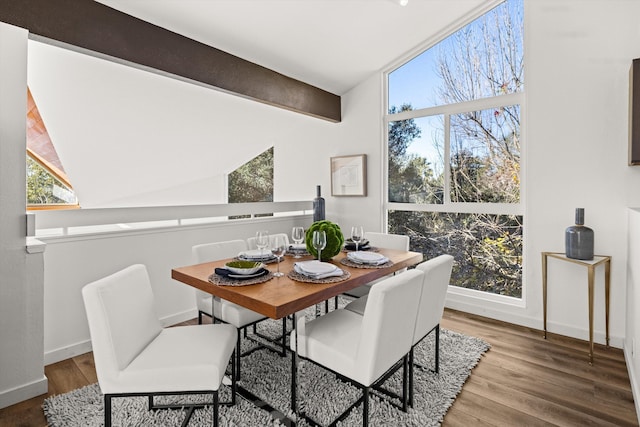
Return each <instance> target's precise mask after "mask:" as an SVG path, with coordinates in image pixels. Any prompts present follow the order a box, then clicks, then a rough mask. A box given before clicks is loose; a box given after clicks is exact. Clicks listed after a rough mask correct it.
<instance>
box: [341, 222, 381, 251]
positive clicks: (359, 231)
mask: <svg viewBox="0 0 640 427" xmlns="http://www.w3.org/2000/svg"><path fill="white" fill-rule="evenodd" d="M377 250H378V249H377V248H374V247H373V246H371V245H370V244H369V240H367V239H365V238H364V230H363V227H362V226H354V227H351V236H350V237H349V238H348V239H345V240H344V251H345V252H350V251H377Z"/></svg>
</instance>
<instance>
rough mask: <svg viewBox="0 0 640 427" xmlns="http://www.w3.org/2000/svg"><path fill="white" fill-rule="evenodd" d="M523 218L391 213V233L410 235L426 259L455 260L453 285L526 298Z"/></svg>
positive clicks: (409, 212)
mask: <svg viewBox="0 0 640 427" xmlns="http://www.w3.org/2000/svg"><path fill="white" fill-rule="evenodd" d="M522 228H523V227H522V217H520V216H514V215H488V214H461V213H451V212H415V211H391V212H389V233H396V234H406V235H408V236H409V237H410V238H411V250H413V251H416V252H421V253H422V254H424V257H425V259H431V258H434V257H436V256H438V255H440V254H443V253H448V254H451V255H453V257H454V258H455V264H454V268H453V272H452V275H451V284H452V285H454V286H460V287H464V288H468V289H475V290H479V291H485V292H491V293H495V294H500V295H506V296H512V297H518V298H519V297H521V296H522V286H521V283H522Z"/></svg>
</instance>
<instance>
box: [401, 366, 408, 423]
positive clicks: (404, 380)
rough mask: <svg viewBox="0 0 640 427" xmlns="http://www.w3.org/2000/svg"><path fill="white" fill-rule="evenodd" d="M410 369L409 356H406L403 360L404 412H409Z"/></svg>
mask: <svg viewBox="0 0 640 427" xmlns="http://www.w3.org/2000/svg"><path fill="white" fill-rule="evenodd" d="M408 367H409V356H407V355H405V356H404V357H403V358H402V410H403V411H404V412H407V395H408V394H409V393H408V390H407V383H408V378H407V376H408V372H407V371H408V369H407V368H408Z"/></svg>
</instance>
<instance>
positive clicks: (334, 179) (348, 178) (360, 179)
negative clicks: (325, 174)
mask: <svg viewBox="0 0 640 427" xmlns="http://www.w3.org/2000/svg"><path fill="white" fill-rule="evenodd" d="M331 195H332V196H366V195H367V155H366V154H358V155H355V156H339V157H332V158H331Z"/></svg>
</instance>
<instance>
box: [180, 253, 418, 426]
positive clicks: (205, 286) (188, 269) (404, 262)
mask: <svg viewBox="0 0 640 427" xmlns="http://www.w3.org/2000/svg"><path fill="white" fill-rule="evenodd" d="M375 251H376V252H377V253H379V254H381V255H383V256H385V257H387V258H388V260H389V262H387V263H385V264H384V265H379V266H368V265H355V264H354V263H351V262H349V261H348V257H347V251H346V250H343V251H341V252H340V253H339V254H337V255H336V256H334V257H333V258H331V259H330V260H328V261H323V262H328V263H332V264H335V265H336V266H337V267H339V268H341V269H342V270H343V271H344V272H345V278H344V279H341V278H335V279H332V280H330V281H329V283H317V281H316V283H313V282H307V281H299V280H295V279H294V278H295V277H296V275H295V274H291V273H292V272H293V271H294V265H295V263H296V262H304V261H309V260H312V259H313V258H312V257H311V256H310V255H307V256H303V257H301V258H294V257H293V256H290V255H287V256H284V257H282V258H281V261H280V262H279V266H278V267H277V266H276V263H275V262H274V263H269V264H266V266H265V267H266V268H267V269H268V270H269V271H270V272H275V271H276V269H277V268H279V271H282V272H284V273H285V274H284V275H283V276H280V277H275V276H273V275H272V274H269V279H268V280H266V281H263V282H262V283H256V284H250V285H246V286H225V285H220V284H215V283H214V282H215V280H211V279H212V277H213V275H215V270H216V268H224V267H225V264H226V263H227V262H229V261H233V260H235V259H236V258H229V259H221V260H214V261H211V262H205V263H201V264H194V265H188V266H184V267H176V268H173V269H172V270H171V277H172V279H175V280H177V281H179V282H182V283H184V284H186V285H189V286H192V287H194V288H196V289H199V290H201V291H204V292H207V293H210V294H211V295H213V296H215V297H219V298H222V299H225V300H227V301H230V302H233V303H235V304H238V305H240V306H242V307H245V308H248V309H250V310H253V311H255V312H257V313H260V314H262V315H264V316H266V317H269V318H271V319H282V318H283V317H285V316H290V317H291V318H292V319H293V325H296V324H297V323H296V315H297V313H298V312H300V311H302V310H304V309H306V308H309V307H312V306H314V305H315V306H316V307H318V304H320V303H322V302H325V301H328V300H330V299H331V298H334V297H337V296H338V295H341V294H342V293H344V292H346V291H349V290H351V289H353V288H356V287H358V286H361V285H365V284H367V283H370V282H372V281H374V280H377V279H380V278H383V277H384V276H388V275H390V274H393V273H395V272H397V271H399V270H403V269H406V268H408V267H412V266H415V265H416V264H418V263H420V262H422V260H423V255H422V253H419V252H412V251H402V250H394V249H386V248H375ZM316 311H317V310H316ZM294 337H295V338H296V343H295V344H296V346H295V348H296V349H297V336H296V335H295V334H294ZM283 339H284V337H283ZM291 360H292V363H291V369H292V378H295V375H294V374H295V373H296V372H297V371H296V370H297V367H298V355H297V351H294V352H292V358H291ZM291 410H292V412H293V413H296V414H298V407H297V385H296V383H295V381H292V384H291Z"/></svg>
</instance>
